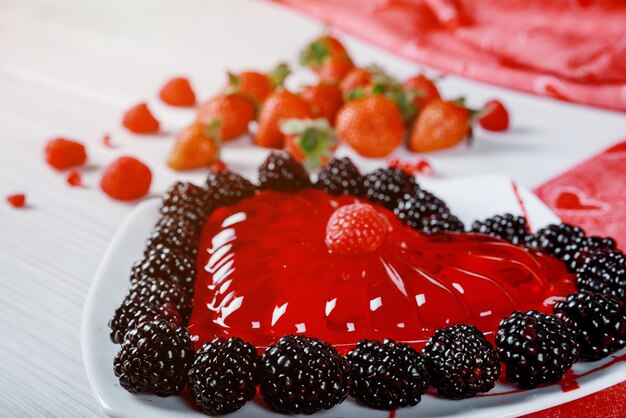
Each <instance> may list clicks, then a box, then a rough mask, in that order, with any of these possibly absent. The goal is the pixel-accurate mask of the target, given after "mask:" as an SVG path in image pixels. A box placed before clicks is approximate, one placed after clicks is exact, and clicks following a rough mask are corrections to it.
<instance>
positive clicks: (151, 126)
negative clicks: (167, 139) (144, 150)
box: [122, 103, 159, 134]
mask: <svg viewBox="0 0 626 418" xmlns="http://www.w3.org/2000/svg"><path fill="white" fill-rule="evenodd" d="M122 124H123V125H124V127H125V128H126V129H128V130H129V131H131V132H134V133H136V134H151V133H155V132H159V121H158V120H156V119H155V118H154V116H153V115H152V112H150V109H149V108H148V105H147V104H145V103H139V104H138V105H136V106H134V107H132V108H130V109H129V110H127V111H126V113H125V114H124V119H123V120H122Z"/></svg>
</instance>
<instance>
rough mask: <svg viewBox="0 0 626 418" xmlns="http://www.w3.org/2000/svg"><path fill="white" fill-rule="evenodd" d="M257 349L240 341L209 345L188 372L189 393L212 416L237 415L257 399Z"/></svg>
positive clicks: (201, 351)
mask: <svg viewBox="0 0 626 418" xmlns="http://www.w3.org/2000/svg"><path fill="white" fill-rule="evenodd" d="M258 360H259V357H258V354H257V352H256V348H255V347H254V346H253V345H252V344H250V343H246V342H244V341H243V340H242V339H240V338H229V339H228V340H218V341H216V342H209V343H206V344H204V345H203V346H202V348H200V350H198V352H197V353H196V359H195V360H194V362H193V365H192V366H191V369H190V370H189V394H190V395H191V398H192V399H193V400H194V402H195V403H196V405H198V406H199V407H200V408H202V411H203V412H204V413H206V414H209V415H223V414H228V413H231V412H234V411H236V410H238V409H239V408H241V407H242V406H244V405H245V403H246V402H248V401H249V400H251V399H252V398H254V395H255V394H256V385H257V380H258V379H257V366H258Z"/></svg>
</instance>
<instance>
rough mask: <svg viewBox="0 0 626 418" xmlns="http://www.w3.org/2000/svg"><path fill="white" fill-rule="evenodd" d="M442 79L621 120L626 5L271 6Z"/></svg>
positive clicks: (507, 0)
mask: <svg viewBox="0 0 626 418" xmlns="http://www.w3.org/2000/svg"><path fill="white" fill-rule="evenodd" d="M274 1H276V2H279V3H283V4H287V5H290V6H292V7H294V8H297V9H299V10H301V11H303V12H306V13H308V14H311V15H313V16H315V17H317V18H319V19H321V20H324V21H326V22H328V23H330V24H331V25H333V26H336V27H338V28H341V29H344V30H346V31H348V32H350V33H353V34H355V35H357V36H359V37H362V38H364V39H366V40H368V41H370V42H372V43H374V44H377V45H380V46H382V47H384V48H387V49H389V50H391V51H395V52H397V53H398V54H400V55H403V56H405V57H407V58H409V59H412V60H414V61H417V62H420V63H423V64H426V65H429V66H431V67H434V68H437V69H440V70H442V71H445V72H450V73H456V74H460V75H463V76H466V77H469V78H474V79H477V80H481V81H485V82H489V83H494V84H499V85H502V86H505V87H510V88H514V89H518V90H522V91H526V92H530V93H535V94H539V95H545V96H551V97H554V98H558V99H562V100H567V101H572V102H578V103H584V104H589V105H593V106H600V107H606V108H612V109H617V110H622V111H626V24H624V22H626V2H623V1H615V0H559V1H554V0H553V1H547V0H491V1H489V2H486V1H482V2H481V1H480V0H274Z"/></svg>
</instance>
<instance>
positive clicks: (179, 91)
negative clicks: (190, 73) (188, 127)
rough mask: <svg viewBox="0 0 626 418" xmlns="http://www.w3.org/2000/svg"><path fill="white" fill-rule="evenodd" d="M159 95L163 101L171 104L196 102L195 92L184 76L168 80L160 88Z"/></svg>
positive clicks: (183, 104)
mask: <svg viewBox="0 0 626 418" xmlns="http://www.w3.org/2000/svg"><path fill="white" fill-rule="evenodd" d="M159 97H160V98H161V100H163V103H167V104H168V105H171V106H183V107H185V106H193V105H195V104H196V94H195V93H194V92H193V89H192V88H191V84H190V83H189V80H188V79H186V78H185V77H176V78H173V79H171V80H169V81H168V82H167V83H165V85H164V86H163V87H162V88H161V91H160V92H159Z"/></svg>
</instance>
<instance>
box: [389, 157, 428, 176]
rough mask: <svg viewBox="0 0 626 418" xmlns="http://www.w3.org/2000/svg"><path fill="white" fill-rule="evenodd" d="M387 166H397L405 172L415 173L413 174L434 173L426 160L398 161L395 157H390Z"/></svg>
mask: <svg viewBox="0 0 626 418" xmlns="http://www.w3.org/2000/svg"><path fill="white" fill-rule="evenodd" d="M387 165H388V166H389V168H398V169H400V170H402V171H404V172H405V173H407V174H410V175H415V174H424V175H427V176H431V175H433V174H434V170H433V167H432V166H431V165H430V163H429V162H428V161H426V160H418V161H416V162H413V163H409V162H404V161H400V160H398V159H397V158H392V159H391V160H389V162H388V163H387Z"/></svg>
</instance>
